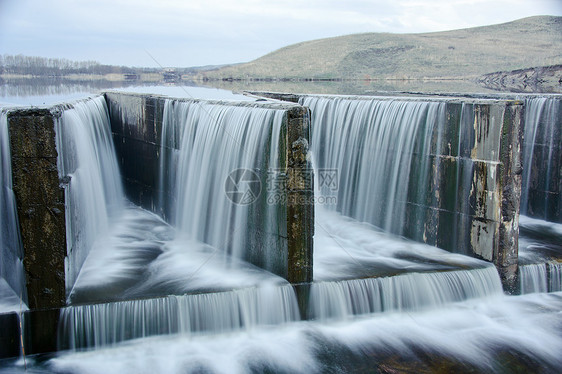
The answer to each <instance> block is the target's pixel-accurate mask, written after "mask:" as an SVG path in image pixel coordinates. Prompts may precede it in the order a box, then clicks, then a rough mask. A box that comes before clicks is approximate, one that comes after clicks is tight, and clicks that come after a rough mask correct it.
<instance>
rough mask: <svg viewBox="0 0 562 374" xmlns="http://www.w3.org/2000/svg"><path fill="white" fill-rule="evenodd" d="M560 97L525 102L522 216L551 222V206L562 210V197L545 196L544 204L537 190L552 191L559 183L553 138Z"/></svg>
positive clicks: (555, 147) (555, 146) (557, 145)
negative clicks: (537, 194)
mask: <svg viewBox="0 0 562 374" xmlns="http://www.w3.org/2000/svg"><path fill="white" fill-rule="evenodd" d="M559 100H560V99H559V98H532V99H527V100H525V129H524V133H523V139H524V141H523V149H522V153H523V157H522V162H523V175H522V186H521V214H523V215H531V216H533V217H536V218H541V219H549V213H548V211H549V209H548V207H549V205H551V204H555V205H558V208H559V209H560V208H562V198H558V199H553V198H551V197H549V196H548V194H545V196H544V197H543V199H542V201H540V199H539V198H538V197H534V196H533V195H534V193H535V191H539V192H542V191H551V190H552V188H553V186H557V185H558V184H559V183H560V182H559V181H556V180H555V179H554V178H558V172H557V171H556V170H554V167H553V165H558V163H556V164H553V162H554V161H555V160H554V159H553V157H554V154H555V153H556V154H558V152H557V148H558V147H559V146H560V145H559V144H555V143H554V141H555V140H556V137H555V136H554V134H555V132H556V131H559V129H557V128H556V126H557V124H556V123H557V118H558V116H559V113H558V112H557V107H558V106H557V104H558V101H559Z"/></svg>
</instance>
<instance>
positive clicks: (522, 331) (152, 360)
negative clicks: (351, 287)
mask: <svg viewBox="0 0 562 374" xmlns="http://www.w3.org/2000/svg"><path fill="white" fill-rule="evenodd" d="M560 310H562V294H560V293H557V294H531V295H524V296H516V297H515V296H503V295H498V296H495V297H490V298H485V299H476V300H469V301H466V302H462V303H456V304H451V305H448V306H445V307H441V308H439V309H430V310H427V311H420V312H410V313H407V314H405V313H384V314H379V315H371V316H367V317H363V318H358V319H354V320H348V321H346V322H345V323H339V322H337V323H322V324H320V323H317V322H300V323H296V324H289V325H283V326H279V327H276V328H271V327H269V326H268V327H266V328H255V329H252V330H251V331H249V332H248V331H241V332H234V333H229V334H221V335H211V336H207V335H202V336H201V335H200V336H193V335H190V336H182V335H172V336H160V337H154V338H150V339H142V340H136V341H132V342H128V343H126V344H119V345H117V346H115V347H111V348H106V349H97V350H93V351H88V352H61V353H59V354H58V356H57V357H55V358H54V359H51V360H49V361H48V362H47V363H46V364H43V365H44V370H45V371H46V372H64V373H90V372H103V373H106V374H111V373H119V374H122V373H129V372H130V373H133V372H134V373H199V372H206V373H229V374H230V373H248V372H291V373H307V374H308V373H325V372H363V371H364V370H365V369H366V368H368V369H369V370H371V371H376V370H380V371H384V370H387V371H388V370H389V369H392V368H394V367H396V366H398V367H400V366H402V365H406V364H407V363H408V362H413V363H414V365H413V366H405V367H406V368H411V370H415V368H417V369H418V370H422V369H426V370H428V371H430V370H429V369H430V368H431V367H433V368H434V370H435V366H424V362H425V363H426V365H428V364H429V365H432V364H435V365H438V364H439V362H441V361H440V360H442V359H443V358H446V360H451V361H453V362H458V363H461V364H463V365H464V364H468V365H472V366H473V367H474V369H475V370H476V371H477V372H486V373H505V372H512V371H513V370H515V369H516V368H519V369H520V370H521V367H518V366H517V359H521V361H522V362H527V365H526V366H524V367H525V368H526V370H542V371H543V372H556V371H557V369H559V368H560V366H561V365H562V358H561V357H560V352H561V351H562V338H561V336H560V326H561V323H562V314H560ZM425 353H427V354H429V355H431V356H430V357H433V360H430V359H426V361H424V356H423V354H425ZM510 355H513V356H510ZM500 357H503V358H504V359H503V360H502V359H501V358H500ZM509 357H513V358H514V361H515V365H514V366H509ZM505 358H507V360H505ZM418 359H419V360H420V361H419V362H418V361H416V360H418ZM463 367H464V366H463ZM465 369H466V367H465ZM467 370H468V369H467Z"/></svg>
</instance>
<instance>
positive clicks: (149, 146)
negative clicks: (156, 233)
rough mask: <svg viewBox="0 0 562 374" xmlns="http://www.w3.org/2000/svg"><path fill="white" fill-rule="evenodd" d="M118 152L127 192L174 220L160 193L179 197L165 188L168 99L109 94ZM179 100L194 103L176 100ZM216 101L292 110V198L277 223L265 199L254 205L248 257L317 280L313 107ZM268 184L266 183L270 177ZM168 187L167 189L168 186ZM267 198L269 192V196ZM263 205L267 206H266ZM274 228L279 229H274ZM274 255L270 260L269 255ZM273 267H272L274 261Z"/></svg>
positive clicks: (288, 146) (292, 276) (288, 158)
mask: <svg viewBox="0 0 562 374" xmlns="http://www.w3.org/2000/svg"><path fill="white" fill-rule="evenodd" d="M105 97H106V101H107V104H108V108H109V116H110V121H111V127H112V131H113V137H114V142H115V147H116V152H117V159H118V161H119V163H120V165H119V167H120V170H121V171H122V173H123V180H124V186H125V191H126V194H127V196H128V198H129V199H131V200H132V201H133V202H134V203H136V204H139V205H141V206H142V207H144V208H146V209H148V210H151V211H153V212H155V213H158V214H160V215H161V216H162V217H164V218H165V219H168V220H169V218H170V212H168V211H167V209H166V208H165V207H163V206H162V205H161V204H160V203H159V196H160V194H163V195H164V196H165V199H170V200H173V199H175V197H174V195H173V193H172V191H170V190H169V189H166V190H164V191H160V190H159V181H158V178H159V169H160V162H161V160H160V159H161V157H162V152H161V144H162V143H161V140H162V139H161V136H162V121H163V116H164V113H163V112H164V104H165V100H166V98H164V97H161V96H154V95H140V94H130V93H118V92H107V93H105ZM173 100H177V101H182V100H183V101H193V100H187V99H173ZM210 103H214V104H216V105H229V106H231V105H236V106H246V107H262V108H263V107H266V108H272V109H281V110H284V111H285V112H286V115H285V119H284V121H285V122H284V124H283V126H282V128H283V129H282V136H281V144H280V145H279V147H280V148H281V149H282V151H281V152H282V154H283V157H281V158H280V159H281V163H282V165H281V167H282V168H284V170H283V171H282V174H283V175H286V176H287V183H286V188H287V190H286V191H284V192H283V191H282V193H281V194H282V195H284V196H287V199H286V202H284V204H285V205H284V206H278V207H277V216H278V220H277V226H276V227H275V228H273V229H272V228H268V227H265V226H264V224H265V219H264V217H265V214H266V208H265V206H264V205H265V204H267V201H266V200H265V199H264V200H260V201H259V202H258V203H254V204H252V206H251V207H250V209H249V216H248V230H249V235H248V238H249V242H248V246H249V247H250V249H249V251H248V257H247V258H245V260H246V261H248V262H250V263H253V264H254V265H256V266H259V267H266V262H267V263H269V264H272V263H273V264H279V265H276V266H275V267H273V268H268V270H269V271H272V272H274V273H275V274H278V275H280V276H281V277H284V278H286V279H287V280H289V281H290V282H292V283H301V282H309V281H311V280H312V238H313V230H314V223H313V217H314V214H313V204H312V194H313V189H312V180H313V173H312V168H311V167H310V164H309V162H308V161H307V158H306V155H307V153H308V136H309V132H308V126H309V115H308V111H307V110H305V109H304V108H303V107H300V106H298V105H295V104H286V103H272V102H241V103H232V102H219V101H210ZM262 177H263V178H264V180H263V181H262V185H263V186H265V185H266V180H265V175H263V176H262ZM164 188H166V187H164ZM264 196H265V194H264ZM260 204H261V205H260ZM272 230H273V231H272ZM265 253H267V254H268V256H274V257H275V258H274V259H265V258H264V257H265V256H266V254H265ZM269 266H271V265H269Z"/></svg>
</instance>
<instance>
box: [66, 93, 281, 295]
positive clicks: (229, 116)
mask: <svg viewBox="0 0 562 374" xmlns="http://www.w3.org/2000/svg"><path fill="white" fill-rule="evenodd" d="M94 112H95V108H94ZM283 113H284V112H283V111H280V110H272V109H264V108H256V107H248V106H246V107H236V106H230V105H213V104H209V103H204V102H196V103H194V102H177V101H171V100H170V101H168V102H167V104H166V109H165V117H164V118H165V120H164V135H163V142H164V143H165V144H163V157H162V160H163V164H162V168H161V170H162V171H163V173H162V175H161V176H160V180H161V183H162V184H161V185H162V186H164V184H165V186H170V187H171V190H172V195H173V198H172V199H169V198H170V196H169V195H168V196H166V197H161V202H162V203H163V204H166V205H168V204H169V205H168V206H171V207H174V214H173V215H172V219H171V221H172V222H174V223H175V226H176V227H172V226H170V225H169V224H168V223H166V222H165V221H163V220H162V219H161V218H160V217H158V216H156V215H154V214H152V213H149V212H147V211H145V210H143V209H140V208H138V207H134V206H130V205H128V204H125V203H124V202H123V201H124V199H123V197H122V196H117V195H115V196H114V195H110V196H113V197H114V199H113V200H112V201H116V202H117V203H116V204H111V203H109V202H107V201H106V200H107V199H106V196H105V195H103V194H97V195H91V194H90V193H89V191H88V187H89V185H86V186H85V188H83V189H80V186H79V185H77V184H76V183H77V182H76V183H75V181H76V177H73V178H72V179H71V187H76V191H78V192H76V193H81V194H82V195H79V196H77V197H75V200H77V201H78V204H76V203H75V206H79V205H83V206H85V207H86V209H88V208H90V207H91V208H92V209H91V210H89V211H88V210H80V211H79V212H81V213H82V215H80V214H78V212H74V215H73V217H72V219H73V220H72V226H71V227H72V229H73V230H78V233H79V234H80V235H81V236H82V237H85V238H81V237H79V239H81V241H80V242H79V243H78V244H79V245H81V246H80V248H84V249H85V250H84V251H83V252H81V253H83V254H85V255H87V257H86V259H85V260H84V261H83V265H82V267H81V270H80V273H79V275H78V277H77V280H76V283H75V284H74V287H73V289H72V291H71V293H70V300H71V301H72V302H73V303H84V302H93V301H96V302H100V301H102V302H103V301H109V300H127V299H135V298H146V297H152V296H162V295H170V294H176V295H179V294H183V293H186V292H202V291H206V292H208V291H218V290H232V289H235V288H240V287H255V286H257V285H270V284H284V283H286V281H284V280H283V279H281V278H279V277H277V276H275V275H273V274H271V273H270V272H268V271H265V270H262V269H260V268H257V267H255V266H253V265H251V264H248V263H246V262H244V261H242V260H241V259H243V258H244V257H245V256H244V251H245V248H246V247H245V244H246V236H247V235H248V234H247V229H246V226H247V225H248V223H247V218H248V214H249V213H248V212H249V207H248V206H241V205H236V204H233V203H232V202H231V201H229V200H228V199H227V196H226V194H225V192H224V181H225V180H226V178H227V176H228V174H229V173H230V171H232V170H234V169H238V168H244V167H245V168H249V169H257V168H262V170H264V169H265V170H267V167H268V166H269V165H271V166H272V167H273V166H275V165H277V148H276V146H277V144H278V141H277V139H278V137H279V136H280V127H281V124H282V120H283ZM65 115H67V113H66V112H65ZM64 118H65V117H64V116H63V119H64ZM65 126H66V125H65ZM90 126H91V127H92V128H101V129H100V130H98V131H100V132H104V131H109V124H108V123H107V122H101V121H97V120H96V119H95V118H93V120H92V121H91V123H90ZM65 131H66V128H65ZM63 134H64V132H63ZM166 134H169V136H168V135H166ZM90 135H96V134H90ZM89 139H90V140H89V144H87V145H85V146H84V147H81V148H80V149H86V150H88V149H92V150H98V149H99V150H100V152H107V155H106V154H104V155H102V156H97V157H98V158H97V159H96V158H95V157H93V156H90V155H88V154H86V155H80V156H79V157H78V160H77V161H76V162H74V163H72V164H77V165H80V162H81V161H80V160H82V159H85V160H86V161H85V164H87V162H92V163H93V164H94V165H93V166H92V167H91V168H89V169H88V170H93V171H94V172H92V173H89V174H87V176H88V177H91V178H92V182H91V183H90V185H93V186H96V185H99V184H103V183H110V184H111V183H114V184H116V185H118V188H116V189H119V190H120V188H121V187H120V185H119V183H120V182H119V181H120V176H119V174H118V170H117V169H116V168H115V169H113V170H112V172H113V173H112V174H111V175H109V174H107V175H102V173H101V172H96V170H97V166H98V165H99V164H101V163H102V162H104V161H99V160H101V159H102V158H104V157H105V158H107V160H108V161H107V162H109V163H110V164H112V163H113V160H114V159H115V155H114V151H113V149H112V148H111V147H110V146H107V147H106V146H105V144H106V143H107V142H105V138H102V137H98V138H96V136H91V137H90V138H89ZM270 139H271V144H273V146H269V140H270ZM81 140H82V139H80V141H81ZM84 141H86V140H84ZM100 141H101V143H102V144H101V145H99V144H98V142H100ZM67 143H69V144H73V143H72V141H67ZM67 147H68V148H70V146H67ZM174 148H179V150H176V149H174ZM71 149H72V148H71ZM270 149H271V154H272V155H273V156H271V157H265V159H263V157H262V155H267V154H268V153H267V152H268V151H269V150H270ZM61 157H64V158H65V159H66V157H72V155H71V154H69V153H68V152H65V153H63V156H61ZM170 157H173V158H170ZM98 161H99V162H98ZM164 172H165V173H164ZM176 183H177V185H176ZM102 191H103V189H102ZM168 199H169V200H168ZM119 201H122V202H121V203H119ZM256 205H257V204H256ZM106 207H107V208H106ZM260 207H262V208H263V210H264V211H265V213H266V214H265V217H270V219H269V220H265V222H260V223H261V224H262V226H263V227H268V226H267V225H268V224H269V223H271V222H273V214H275V211H276V209H277V207H276V206H265V207H263V205H261V206H260ZM104 208H106V209H104ZM95 209H98V211H96V210H95ZM84 213H85V214H84ZM88 217H93V220H94V221H93V223H90V222H89V221H88V219H89V218H88ZM83 225H85V226H83ZM99 228H103V230H100V229H99ZM71 234H72V233H71ZM86 239H88V240H87V241H86ZM74 246H77V244H74ZM265 257H268V256H267V254H266V255H265ZM224 274H228V276H224Z"/></svg>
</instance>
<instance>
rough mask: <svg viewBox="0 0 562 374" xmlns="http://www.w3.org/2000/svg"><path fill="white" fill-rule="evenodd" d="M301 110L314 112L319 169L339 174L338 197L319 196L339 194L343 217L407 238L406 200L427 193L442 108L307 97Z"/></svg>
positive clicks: (325, 192)
mask: <svg viewBox="0 0 562 374" xmlns="http://www.w3.org/2000/svg"><path fill="white" fill-rule="evenodd" d="M301 104H302V105H304V106H308V107H309V108H310V109H311V111H312V126H311V128H312V140H311V151H312V154H313V156H314V162H315V168H316V169H317V170H320V171H321V172H322V170H337V173H338V175H337V178H338V181H337V186H338V188H337V191H336V192H334V191H333V190H332V189H331V186H330V185H327V186H325V185H322V186H320V193H321V194H322V195H324V196H326V195H327V196H330V195H334V194H336V196H337V206H336V207H335V209H337V211H339V212H341V213H342V214H343V215H346V216H349V217H353V218H355V219H357V220H359V221H363V222H369V223H371V224H373V225H375V226H378V227H380V228H382V229H384V230H385V231H388V232H392V233H395V234H399V235H401V234H403V230H404V222H405V219H404V215H405V203H406V202H407V201H408V194H409V193H412V194H415V195H416V196H415V197H414V198H416V201H417V200H419V199H420V198H423V197H424V196H425V193H426V191H425V190H424V186H426V185H427V178H428V174H429V167H430V164H429V162H427V161H428V159H429V158H428V156H429V151H430V147H431V139H432V134H433V131H434V128H437V129H438V128H440V126H441V124H442V123H443V121H444V119H445V111H444V109H445V105H444V103H439V102H423V101H400V100H384V99H377V98H372V99H361V98H355V99H354V98H333V97H314V96H305V97H303V98H302V99H301ZM412 175H415V177H412ZM410 183H412V184H415V185H416V186H417V188H415V189H412V188H411V187H410ZM410 190H412V191H413V192H410Z"/></svg>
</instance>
